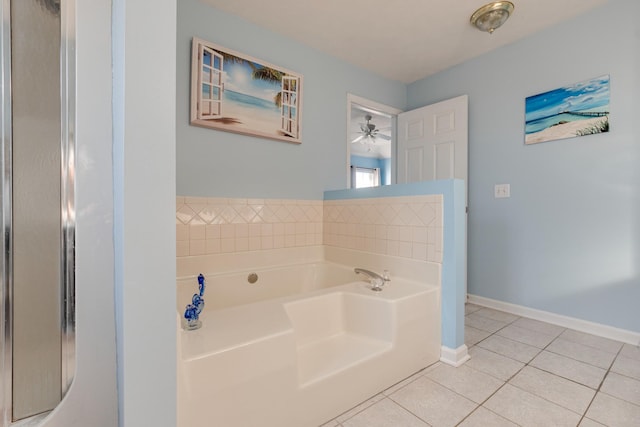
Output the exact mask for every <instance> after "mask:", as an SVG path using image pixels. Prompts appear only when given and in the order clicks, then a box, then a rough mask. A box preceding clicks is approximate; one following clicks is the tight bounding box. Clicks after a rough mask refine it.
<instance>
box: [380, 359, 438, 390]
mask: <svg viewBox="0 0 640 427" xmlns="http://www.w3.org/2000/svg"><path fill="white" fill-rule="evenodd" d="M440 365H442V362H436V363H434V364H433V365H431V366H428V367H426V368H424V369H422V370H421V371H419V372H416V373H415V374H413V375H411V376H410V377H408V378H405V379H404V380H402V381H400V382H399V383H397V384H394V385H392V386H391V387H389V388H388V389H386V390H384V391H383V392H382V394H384V395H385V396H389V395H391V394H393V393H395V392H396V391H398V390H400V389H401V388H402V387H404V386H406V385H407V384H410V383H412V382H414V381H415V380H417V379H418V378H420V377H421V376H423V375H425V374H426V373H428V372H430V371H432V370H434V369H436V368H438V367H439V366H440Z"/></svg>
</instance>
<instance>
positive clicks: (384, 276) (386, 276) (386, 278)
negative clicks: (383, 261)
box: [382, 270, 391, 282]
mask: <svg viewBox="0 0 640 427" xmlns="http://www.w3.org/2000/svg"><path fill="white" fill-rule="evenodd" d="M382 279H383V280H384V281H385V282H390V281H391V278H390V277H389V270H384V271H383V272H382Z"/></svg>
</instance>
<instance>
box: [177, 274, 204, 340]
mask: <svg viewBox="0 0 640 427" xmlns="http://www.w3.org/2000/svg"><path fill="white" fill-rule="evenodd" d="M205 287H206V284H205V280H204V276H203V275H202V274H199V275H198V288H199V292H198V293H197V294H193V297H192V298H191V304H188V305H187V307H186V309H185V311H184V322H183V326H182V327H183V328H184V329H185V330H187V331H192V330H194V329H198V328H200V327H201V326H202V321H200V313H202V309H203V308H204V290H205Z"/></svg>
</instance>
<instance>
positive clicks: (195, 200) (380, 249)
mask: <svg viewBox="0 0 640 427" xmlns="http://www.w3.org/2000/svg"><path fill="white" fill-rule="evenodd" d="M442 224H443V222H442V196H441V195H420V196H403V197H385V198H375V199H349V200H326V201H322V200H287V199H284V200H283V199H234V198H231V199H227V198H204V197H178V198H177V199H176V254H177V256H178V257H184V256H189V255H206V254H216V253H231V252H243V251H255V250H268V249H278V248H287V247H299V246H313V245H321V244H325V245H328V246H337V247H341V248H347V249H355V250H360V251H365V252H372V253H378V254H383V255H392V256H399V257H404V258H411V259H417V260H422V261H430V262H436V263H442V230H443V228H442Z"/></svg>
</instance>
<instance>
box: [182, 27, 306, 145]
mask: <svg viewBox="0 0 640 427" xmlns="http://www.w3.org/2000/svg"><path fill="white" fill-rule="evenodd" d="M301 118H302V75H301V74H297V73H294V72H293V71H289V70H286V69H284V68H282V67H278V66H275V65H272V64H269V63H267V62H265V61H262V60H260V59H256V58H252V57H250V56H247V55H243V54H241V53H238V52H235V51H233V50H231V49H227V48H223V47H221V46H218V45H216V44H214V43H211V42H208V41H205V40H202V39H199V38H196V37H194V38H193V40H192V49H191V124H192V125H196V126H203V127H207V128H211V129H217V130H223V131H228V132H236V133H242V134H246V135H253V136H258V137H264V138H270V139H276V140H279V141H286V142H291V143H296V144H300V143H301V142H302V139H301Z"/></svg>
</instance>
